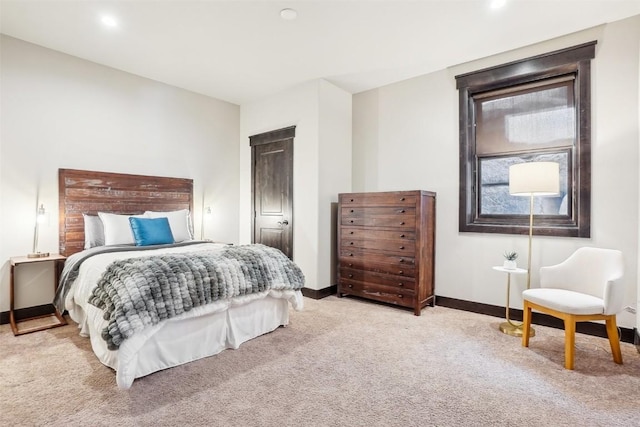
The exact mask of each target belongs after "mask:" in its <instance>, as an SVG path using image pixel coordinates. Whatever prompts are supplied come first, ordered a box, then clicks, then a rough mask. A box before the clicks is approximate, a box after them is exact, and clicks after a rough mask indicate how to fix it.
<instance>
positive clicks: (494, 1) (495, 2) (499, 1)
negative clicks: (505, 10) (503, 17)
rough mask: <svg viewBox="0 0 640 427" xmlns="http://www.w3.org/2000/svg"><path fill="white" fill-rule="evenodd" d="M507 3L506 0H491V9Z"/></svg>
mask: <svg viewBox="0 0 640 427" xmlns="http://www.w3.org/2000/svg"><path fill="white" fill-rule="evenodd" d="M505 4H507V0H491V4H490V6H491V9H500V8H501V7H502V6H504V5H505Z"/></svg>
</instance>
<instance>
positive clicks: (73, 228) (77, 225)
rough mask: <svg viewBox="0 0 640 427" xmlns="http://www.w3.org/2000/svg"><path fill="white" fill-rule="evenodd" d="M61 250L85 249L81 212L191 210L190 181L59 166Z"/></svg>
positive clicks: (75, 250) (126, 212) (121, 212)
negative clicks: (60, 167)
mask: <svg viewBox="0 0 640 427" xmlns="http://www.w3.org/2000/svg"><path fill="white" fill-rule="evenodd" d="M58 183H59V193H58V194H59V196H58V199H59V218H60V219H59V221H60V223H59V226H60V231H59V233H60V245H59V249H60V253H61V254H62V255H65V256H69V255H71V254H74V253H76V252H80V251H81V250H83V249H84V220H83V218H82V214H83V213H85V214H91V215H96V214H97V213H98V212H111V213H117V214H140V213H143V212H144V211H173V210H179V209H189V211H190V212H192V211H193V180H192V179H185V178H167V177H158V176H145V175H128V174H120V173H108V172H93V171H83V170H75V169H58Z"/></svg>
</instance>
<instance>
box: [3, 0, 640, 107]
mask: <svg viewBox="0 0 640 427" xmlns="http://www.w3.org/2000/svg"><path fill="white" fill-rule="evenodd" d="M489 3H490V0H422V1H421V0H413V1H404V0H386V1H381V0H377V1H376V0H351V1H347V0H315V1H313V0H306V1H305V0H297V1H272V0H261V1H245V0H235V1H231V0H227V1H221V0H215V1H214V0H199V1H193V0H128V1H123V0H117V1H99V0H0V16H1V20H0V32H2V33H3V34H6V35H9V36H12V37H16V38H19V39H22V40H26V41H28V42H32V43H35V44H38V45H42V46H45V47H48V48H51V49H55V50H58V51H61V52H65V53H68V54H70V55H74V56H77V57H80V58H84V59H87V60H89V61H93V62H97V63H99V64H104V65H107V66H110V67H113V68H116V69H119V70H123V71H127V72H130V73H133V74H137V75H140V76H144V77H147V78H150V79H154V80H157V81H161V82H164V83H168V84H170V85H174V86H178V87H181V88H184V89H188V90H190V91H193V92H198V93H202V94H205V95H208V96H211V97H215V98H218V99H222V100H225V101H228V102H232V103H235V104H242V103H246V102H250V101H253V100H256V99H260V98H262V97H265V96H268V95H271V94H274V93H277V92H279V91H281V90H283V89H286V88H289V87H292V86H295V85H297V84H299V83H302V82H306V81H310V80H314V79H318V78H323V79H326V80H328V81H330V82H332V83H333V84H335V85H337V86H339V87H341V88H343V89H344V90H346V91H348V92H351V93H358V92H361V91H364V90H367V89H371V88H375V87H379V86H383V85H386V84H389V83H393V82H396V81H399V80H404V79H407V78H411V77H415V76H418V75H422V74H426V73H429V72H433V71H437V70H441V69H444V68H446V67H449V66H452V65H456V64H461V63H464V62H468V61H471V60H475V59H478V58H483V57H486V56H490V55H493V54H496V53H500V52H504V51H508V50H511V49H515V48H518V47H522V46H526V45H530V44H534V43H537V42H540V41H544V40H548V39H552V38H555V37H558V36H562V35H565V34H569V33H572V32H576V31H579V30H582V29H586V28H590V27H593V26H596V25H600V24H603V23H607V22H612V21H616V20H619V19H623V18H626V17H630V16H633V15H638V14H640V0H593V1H591V0H507V3H506V5H505V6H504V7H503V8H501V9H492V8H491V7H490V6H489ZM283 8H293V9H295V10H296V11H297V12H298V16H297V19H295V20H290V21H288V20H284V19H282V18H281V17H280V11H281V10H282V9H283ZM103 15H111V16H112V17H113V18H115V19H116V20H117V21H118V26H117V27H114V28H109V27H107V26H105V25H104V24H102V22H101V18H102V16H103Z"/></svg>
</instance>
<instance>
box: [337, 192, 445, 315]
mask: <svg viewBox="0 0 640 427" xmlns="http://www.w3.org/2000/svg"><path fill="white" fill-rule="evenodd" d="M435 208H436V195H435V193H433V192H430V191H393V192H376V193H342V194H340V195H339V197H338V217H339V220H338V245H339V248H338V254H339V278H338V296H344V295H355V296H359V297H363V298H369V299H372V300H376V301H381V302H386V303H390V304H396V305H399V306H402V307H409V308H413V311H414V314H415V315H416V316H419V315H420V311H421V310H422V308H423V307H425V306H426V305H427V304H430V303H431V304H433V302H434V298H435V293H434V254H435V252H434V249H435V248H434V246H435Z"/></svg>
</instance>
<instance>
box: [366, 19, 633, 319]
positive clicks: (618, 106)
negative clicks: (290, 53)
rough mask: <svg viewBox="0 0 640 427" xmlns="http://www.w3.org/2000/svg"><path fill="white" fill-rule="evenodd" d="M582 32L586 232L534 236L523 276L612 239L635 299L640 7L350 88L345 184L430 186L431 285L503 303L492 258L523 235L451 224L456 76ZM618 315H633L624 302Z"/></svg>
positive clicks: (516, 284)
mask: <svg viewBox="0 0 640 427" xmlns="http://www.w3.org/2000/svg"><path fill="white" fill-rule="evenodd" d="M591 40H597V41H598V44H597V45H596V58H595V59H594V60H593V62H592V191H591V196H592V211H591V213H592V216H591V235H592V237H591V238H590V239H576V238H555V237H539V236H535V237H534V241H533V249H532V264H533V268H532V270H533V274H532V283H533V284H534V286H535V284H536V283H537V280H538V276H537V270H538V268H539V267H540V266H542V265H550V264H554V263H556V262H559V261H561V260H563V259H565V258H566V257H567V256H569V255H570V254H571V253H572V252H573V251H574V250H575V249H577V248H578V247H581V246H600V247H611V248H618V249H620V250H622V251H623V252H624V254H625V262H626V276H625V279H624V281H625V283H626V285H627V293H626V305H631V306H635V305H636V301H637V293H638V292H637V287H638V285H637V284H638V279H637V265H638V194H639V191H638V180H639V178H638V166H639V160H638V158H639V155H638V145H639V144H638V140H639V136H638V135H639V129H638V128H639V125H638V104H639V101H638V73H639V66H638V63H639V61H638V43H639V41H640V16H636V17H633V18H630V19H627V20H623V21H619V22H615V23H612V24H608V25H606V26H601V27H597V28H593V29H591V30H588V31H584V32H580V33H576V34H572V35H570V36H566V37H562V38H558V39H554V40H550V41H548V42H545V43H540V44H537V45H534V46H530V47H526V48H522V49H518V50H515V51H511V52H507V53H505V54H502V55H497V56H494V57H491V58H486V59H483V60H479V61H474V62H472V63H468V64H463V65H460V66H456V67H452V68H450V69H447V70H442V71H440V72H435V73H432V74H429V75H425V76H421V77H417V78H414V79H410V80H406V81H403V82H400V83H396V84H392V85H389V86H384V87H381V88H378V89H374V90H371V91H367V92H364V93H361V94H357V95H355V96H354V101H353V105H354V112H353V117H354V121H353V124H354V125H353V147H354V152H353V158H354V163H353V177H354V178H353V182H354V186H353V190H354V191H386V190H415V189H423V190H432V191H436V192H437V219H436V224H437V228H436V294H437V295H441V296H446V297H451V298H458V299H462V300H468V301H476V302H480V303H486V304H493V305H501V306H504V304H505V299H504V298H505V286H506V279H505V277H504V276H503V275H501V274H500V273H498V272H495V271H493V270H492V269H491V266H493V265H499V264H501V263H502V253H503V252H504V251H505V250H508V249H515V250H517V251H518V252H520V253H522V254H526V251H527V241H528V240H527V237H526V236H512V235H499V234H482V233H459V232H458V187H459V167H458V155H459V137H458V92H457V90H456V86H455V76H456V75H458V74H463V73H466V72H470V71H474V70H478V69H482V68H485V67H488V66H493V65H499V64H503V63H506V62H509V61H513V60H515V59H522V58H527V57H530V56H533V55H537V54H541V53H546V52H550V51H553V50H557V49H561V48H564V47H569V46H573V45H576V44H580V43H584V42H587V41H591ZM356 159H360V160H356ZM525 285H526V278H525V277H524V276H522V277H514V280H512V287H513V289H512V300H511V306H512V307H518V308H521V307H522V301H521V298H519V297H518V294H519V291H520V290H522V289H524V286H525ZM618 322H619V324H620V325H621V326H625V327H634V326H635V325H636V320H635V318H634V316H633V315H631V314H630V313H626V312H625V313H622V314H620V315H619V316H618Z"/></svg>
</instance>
